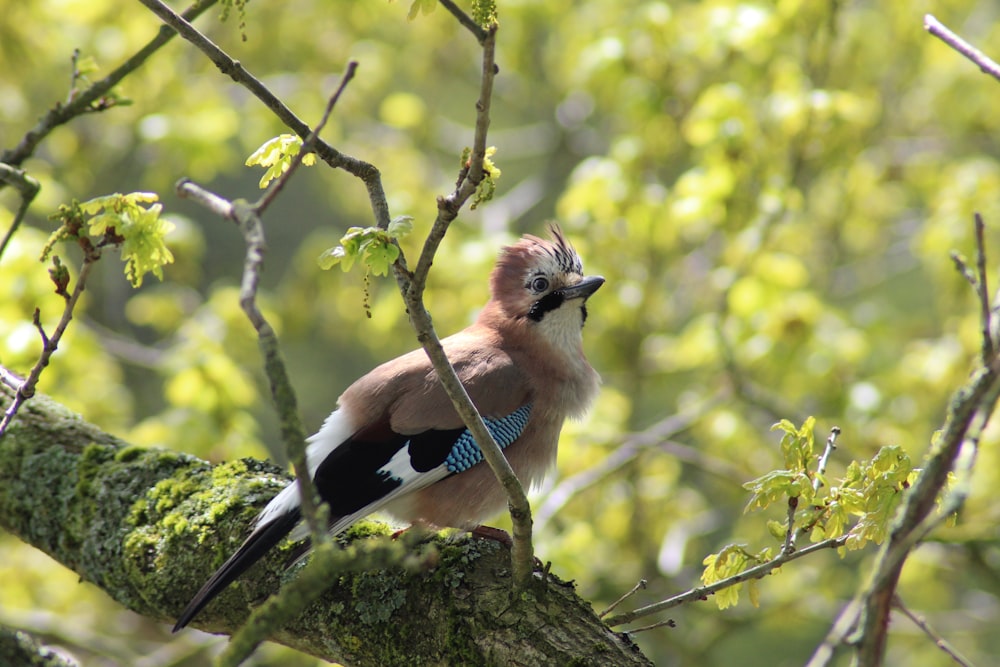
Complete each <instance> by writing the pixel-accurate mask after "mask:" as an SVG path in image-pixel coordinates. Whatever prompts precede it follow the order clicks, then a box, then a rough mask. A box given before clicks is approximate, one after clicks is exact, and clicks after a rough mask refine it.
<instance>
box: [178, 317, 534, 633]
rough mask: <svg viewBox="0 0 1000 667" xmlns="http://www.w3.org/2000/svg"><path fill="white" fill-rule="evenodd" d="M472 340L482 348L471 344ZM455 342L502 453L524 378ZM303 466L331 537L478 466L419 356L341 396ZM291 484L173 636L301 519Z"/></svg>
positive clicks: (514, 430)
mask: <svg viewBox="0 0 1000 667" xmlns="http://www.w3.org/2000/svg"><path fill="white" fill-rule="evenodd" d="M475 340H479V342H480V344H479V345H476V344H474V341H475ZM482 342H483V338H482V337H479V338H475V337H473V338H472V339H470V338H469V337H468V336H463V334H458V335H456V336H453V337H450V338H448V339H445V340H444V341H443V343H444V344H445V349H446V351H447V353H448V356H449V359H450V360H451V362H452V364H453V366H454V367H455V370H456V372H457V373H458V375H459V378H460V379H461V380H462V382H463V384H464V385H465V387H466V390H467V391H468V392H469V396H470V398H472V400H473V402H474V403H475V404H476V406H477V408H478V409H479V410H480V412H481V413H482V415H483V417H484V418H485V420H486V425H487V428H489V429H490V432H491V433H492V434H493V436H494V438H495V439H496V440H497V441H498V443H499V444H500V445H501V447H506V446H507V445H509V444H511V443H512V442H513V441H514V440H516V439H517V438H518V437H519V436H520V434H521V432H522V431H523V430H524V427H525V425H526V424H527V422H528V419H529V418H530V416H531V392H530V389H529V386H528V383H527V381H526V379H525V377H524V375H523V374H522V373H521V371H519V370H518V369H517V367H516V366H515V365H514V363H513V362H512V360H511V359H510V357H509V356H507V355H506V354H505V353H503V352H502V351H501V350H500V349H499V348H496V347H493V346H490V345H484V344H482ZM306 458H307V464H308V467H309V471H310V473H311V474H312V477H313V482H314V483H315V485H316V489H317V491H318V492H319V494H320V496H321V497H322V498H323V500H325V501H326V502H327V503H328V504H329V505H330V509H331V525H330V531H331V532H332V533H338V532H340V531H341V530H344V529H345V528H347V527H348V526H350V525H351V524H352V523H354V522H355V521H357V520H358V519H360V518H362V517H364V516H367V515H368V514H371V513H372V512H375V511H377V510H379V509H380V508H382V507H383V506H384V505H385V504H386V503H388V502H390V501H392V500H393V499H395V498H397V497H399V496H401V495H404V494H407V493H412V492H413V491H417V490H418V489H422V488H424V487H426V486H428V485H430V484H433V483H435V482H437V481H439V480H441V479H444V478H445V477H448V476H449V475H453V474H457V473H460V472H462V471H464V470H467V469H468V468H469V467H471V466H473V465H475V464H476V463H478V462H479V461H481V460H482V452H480V451H479V448H478V445H476V443H475V440H474V439H473V438H472V436H471V435H470V434H469V433H468V431H467V430H466V428H465V426H464V425H463V423H462V420H461V419H460V418H459V416H458V414H457V413H456V411H455V409H454V407H453V406H452V404H451V401H450V399H448V397H447V395H446V394H445V392H444V389H443V388H442V387H441V385H440V383H439V382H438V380H437V375H436V374H435V373H434V371H433V368H432V367H431V364H430V362H429V361H428V359H427V357H426V355H425V354H424V352H423V350H417V351H416V352H412V353H410V354H406V355H403V356H402V357H399V358H397V359H394V360H393V361H391V362H389V363H387V364H383V365H382V366H379V367H378V368H376V369H375V370H374V371H372V372H371V373H369V374H368V375H366V376H364V377H363V378H361V379H360V380H358V381H357V382H355V383H354V384H353V385H351V387H349V388H348V390H347V391H345V392H344V394H343V395H342V396H341V399H340V408H339V409H337V410H335V411H334V412H333V413H332V414H331V415H330V416H329V417H328V418H327V419H326V421H325V422H324V423H323V426H322V428H320V430H319V431H318V432H317V433H316V434H315V435H313V436H312V437H311V438H310V439H309V445H308V448H307V452H306ZM299 506H300V496H299V488H298V484H296V483H294V482H292V483H290V484H289V485H288V486H287V487H285V489H283V490H282V491H281V493H279V494H278V495H277V496H275V497H274V498H273V499H272V500H271V501H270V502H269V503H268V504H267V506H266V507H265V508H264V510H263V511H262V512H261V513H260V515H259V516H258V517H257V522H256V524H255V526H254V530H253V532H252V533H251V534H250V536H249V537H247V539H246V541H244V543H243V544H242V545H241V546H240V548H239V549H237V551H236V552H235V553H234V554H233V555H232V556H230V558H229V559H228V560H227V561H226V562H225V563H224V564H223V565H222V566H221V567H220V568H219V569H218V570H217V571H216V572H215V574H213V575H212V577H211V578H210V579H209V580H208V581H207V582H206V583H205V585H204V586H203V587H202V588H201V590H200V591H199V592H198V593H197V594H196V595H195V597H194V598H193V599H192V600H191V602H190V603H189V604H188V606H187V607H186V608H185V609H184V611H183V612H182V613H181V615H180V617H179V620H178V621H177V624H176V625H175V626H174V631H175V632H176V631H177V630H179V629H180V628H182V627H184V626H185V625H187V624H188V623H189V622H190V621H191V619H193V618H194V616H195V615H196V614H198V612H199V611H201V609H202V608H204V606H205V605H207V604H208V603H209V602H210V601H211V600H212V599H213V598H214V597H215V596H216V595H218V594H219V593H220V592H221V591H222V589H224V588H225V587H226V586H228V585H229V583H231V582H232V581H233V580H235V579H236V578H237V577H238V576H239V575H240V574H242V573H243V572H245V571H246V570H247V569H248V568H249V567H250V566H251V565H253V564H254V563H255V562H257V561H258V560H259V559H260V558H261V557H263V556H264V554H265V553H267V552H268V551H269V550H270V549H271V548H273V547H274V546H275V545H277V544H278V543H279V542H280V541H281V540H282V539H283V538H284V537H285V536H286V535H288V534H289V533H292V537H293V539H301V538H303V537H305V536H306V535H305V534H304V533H300V532H298V531H296V532H293V529H294V528H295V526H296V524H298V523H299V520H300V518H301V513H300V507H299Z"/></svg>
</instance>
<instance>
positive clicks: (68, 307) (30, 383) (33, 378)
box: [0, 250, 101, 436]
mask: <svg viewBox="0 0 1000 667" xmlns="http://www.w3.org/2000/svg"><path fill="white" fill-rule="evenodd" d="M100 256H101V255H100V252H99V251H96V250H95V251H92V252H90V253H87V254H86V255H85V256H84V258H83V265H82V266H81V267H80V275H78V276H77V278H76V285H75V286H74V287H73V292H72V293H71V294H70V295H69V296H68V297H67V298H66V300H65V304H64V306H63V313H62V317H60V318H59V323H58V324H57V325H56V328H55V329H54V330H53V332H52V334H51V335H49V336H46V335H45V332H44V331H42V341H43V345H42V353H41V354H40V355H39V357H38V361H36V362H35V365H34V366H33V367H32V369H31V372H30V373H28V377H26V378H25V379H24V381H22V382H21V383H20V384H19V385H18V388H17V392H16V393H15V394H14V400H13V401H11V404H10V405H9V406H8V407H7V410H6V412H4V415H3V418H2V419H0V436H2V435H3V434H4V432H5V431H6V430H7V427H8V426H10V423H11V421H13V419H14V416H15V415H17V411H18V410H20V409H21V406H22V405H24V403H25V401H27V400H28V399H30V398H31V397H32V396H34V395H35V386H36V385H37V384H38V378H39V377H41V375H42V371H43V370H45V367H46V366H48V365H49V360H50V359H51V358H52V355H53V354H55V351H56V349H57V348H58V347H59V341H60V340H61V339H62V336H63V334H64V333H65V332H66V327H68V326H69V323H70V321H71V320H72V319H73V311H74V310H75V309H76V304H77V302H78V301H79V300H80V295H82V294H83V291H84V290H85V289H86V288H87V279H88V278H89V277H90V272H91V270H92V269H93V267H94V264H95V263H97V260H98V259H99V258H100ZM36 313H37V310H36ZM36 321H37V315H36ZM37 326H39V327H40V324H39V325H37Z"/></svg>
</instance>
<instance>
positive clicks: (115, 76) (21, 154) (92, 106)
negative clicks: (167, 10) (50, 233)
mask: <svg viewBox="0 0 1000 667" xmlns="http://www.w3.org/2000/svg"><path fill="white" fill-rule="evenodd" d="M214 4H215V0H199V1H198V2H195V4H193V5H191V6H190V7H188V8H187V9H186V10H184V13H183V14H181V15H180V16H182V17H183V19H184V20H185V21H193V20H195V19H196V18H197V17H199V16H201V14H202V13H203V12H204V11H205V10H206V9H208V8H209V7H211V6H212V5H214ZM173 36H174V31H173V30H170V29H169V28H166V27H164V28H162V29H161V30H160V32H159V33H158V34H157V35H156V37H154V38H153V39H152V40H150V41H149V43H147V44H146V46H144V47H142V48H141V49H139V50H138V51H137V52H136V53H135V54H134V55H133V56H132V57H131V58H129V59H128V60H126V61H125V62H124V63H122V64H121V65H119V66H118V68H117V69H115V70H114V71H112V72H111V73H110V74H108V75H107V76H106V77H104V78H103V79H101V80H100V81H96V82H94V84H93V85H92V86H90V88H88V89H87V90H84V91H82V92H79V93H77V94H75V95H74V96H73V100H72V101H71V102H70V103H68V104H58V103H57V104H56V105H55V106H54V107H52V109H50V110H49V112H48V113H46V114H45V115H44V116H43V117H42V119H41V120H39V121H38V123H36V124H35V126H34V127H33V128H31V130H29V131H28V132H27V133H26V134H25V135H24V137H22V139H21V141H20V143H18V145H17V146H16V147H14V148H13V149H11V150H6V151H4V152H3V154H0V162H5V163H7V164H9V165H12V166H15V167H16V166H20V165H21V163H22V162H24V161H25V160H26V159H27V158H29V157H31V155H32V154H34V152H35V149H36V148H37V147H38V144H39V143H41V141H42V139H44V138H45V137H47V136H48V135H49V134H50V133H51V132H52V130H54V129H55V128H57V127H59V126H60V125H63V124H65V123H68V122H69V121H71V120H73V119H74V118H76V117H77V116H80V115H83V114H85V113H90V112H93V111H102V110H104V109H107V108H110V107H111V106H114V105H113V103H111V102H110V101H109V100H107V99H105V96H106V95H107V94H108V93H110V92H111V89H112V88H114V87H115V86H117V85H118V84H119V83H120V82H121V80H122V79H124V78H125V77H126V76H128V75H129V74H131V73H132V72H134V71H136V70H137V69H139V68H140V67H141V66H142V65H143V64H145V62H146V61H147V60H149V57H150V56H152V55H153V54H154V53H156V52H157V51H158V50H159V49H160V48H161V47H162V46H163V45H164V44H166V43H167V42H169V41H170V40H171V39H172V38H173Z"/></svg>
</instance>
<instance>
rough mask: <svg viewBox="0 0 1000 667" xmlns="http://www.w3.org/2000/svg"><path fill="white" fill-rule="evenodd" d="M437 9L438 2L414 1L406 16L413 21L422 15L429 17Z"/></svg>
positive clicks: (428, 0)
mask: <svg viewBox="0 0 1000 667" xmlns="http://www.w3.org/2000/svg"><path fill="white" fill-rule="evenodd" d="M435 8H437V0H413V2H412V3H411V4H410V11H409V12H407V14H406V18H407V19H408V20H410V21H412V20H413V19H415V18H417V16H419V15H421V14H423V15H424V16H427V15H428V14H430V13H431V12H433V11H434V10H435Z"/></svg>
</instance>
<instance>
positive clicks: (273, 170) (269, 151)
mask: <svg viewBox="0 0 1000 667" xmlns="http://www.w3.org/2000/svg"><path fill="white" fill-rule="evenodd" d="M301 150H302V139H301V138H299V137H298V136H297V135H294V134H279V135H278V136H276V137H274V138H273V139H268V140H267V141H265V142H264V143H263V144H261V145H260V147H259V148H258V149H257V150H255V151H254V152H253V153H251V154H250V156H249V157H248V158H247V159H246V162H245V163H244V164H246V166H248V167H252V166H254V165H258V166H261V167H266V168H267V169H266V171H265V172H264V175H263V176H261V177H260V182H259V183H258V185H259V186H260V189H261V190H263V189H264V188H266V187H267V186H268V185H269V184H270V183H271V181H273V180H274V179H276V178H279V177H280V176H281V175H282V174H283V173H285V172H286V171H288V169H289V167H291V164H292V160H294V159H295V156H296V155H298V154H299V151H301ZM302 164H304V165H305V166H307V167H310V166H312V165H314V164H316V154H315V153H308V154H306V155H304V156H303V157H302Z"/></svg>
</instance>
